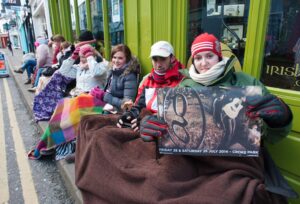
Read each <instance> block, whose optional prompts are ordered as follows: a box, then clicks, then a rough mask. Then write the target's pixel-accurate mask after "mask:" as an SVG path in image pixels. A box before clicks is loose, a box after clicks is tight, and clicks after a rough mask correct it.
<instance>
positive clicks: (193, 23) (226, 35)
mask: <svg viewBox="0 0 300 204" xmlns="http://www.w3.org/2000/svg"><path fill="white" fill-rule="evenodd" d="M248 11H249V0H200V1H199V0H189V28H188V29H189V30H188V33H189V34H188V47H190V45H191V43H192V41H193V39H194V38H195V37H196V36H197V35H199V34H200V33H203V32H208V33H212V34H214V35H215V36H216V37H218V38H219V39H220V40H221V41H222V43H224V44H225V45H227V46H224V47H226V49H228V48H230V49H231V51H232V52H233V53H234V54H235V55H236V56H237V57H238V58H239V60H240V62H241V63H243V60H244V50H245V44H246V28H247V22H248ZM187 57H190V51H189V50H188V51H187Z"/></svg>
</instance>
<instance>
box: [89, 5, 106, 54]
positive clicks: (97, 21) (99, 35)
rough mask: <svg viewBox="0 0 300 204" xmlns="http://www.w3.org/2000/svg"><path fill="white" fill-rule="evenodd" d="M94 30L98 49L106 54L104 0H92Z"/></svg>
mask: <svg viewBox="0 0 300 204" xmlns="http://www.w3.org/2000/svg"><path fill="white" fill-rule="evenodd" d="M91 16H92V25H93V28H92V32H93V34H94V37H95V38H96V40H97V45H96V49H97V50H98V51H99V52H100V54H101V55H102V56H104V33H103V13H102V0H91Z"/></svg>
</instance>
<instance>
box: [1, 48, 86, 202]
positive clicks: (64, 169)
mask: <svg viewBox="0 0 300 204" xmlns="http://www.w3.org/2000/svg"><path fill="white" fill-rule="evenodd" d="M0 51H1V52H3V53H5V57H6V60H7V63H8V66H9V75H10V77H13V78H14V79H15V82H16V84H17V87H18V89H19V92H20V93H21V96H22V97H23V99H24V101H25V102H26V103H25V105H26V107H27V109H28V112H29V114H31V115H32V116H33V112H32V109H33V98H34V93H32V92H29V91H27V89H28V88H30V87H31V85H30V84H29V85H25V84H24V82H25V81H26V80H27V75H26V73H23V74H17V73H15V72H14V71H13V70H15V69H18V68H19V67H20V66H21V64H22V63H21V61H22V57H23V53H22V50H21V49H14V56H12V55H11V53H10V52H9V50H7V49H0ZM37 127H38V128H39V131H40V133H41V135H42V133H43V132H44V131H45V129H46V127H47V122H39V123H37ZM28 151H29V150H28ZM36 162H39V161H36ZM57 165H58V168H59V170H60V173H61V176H62V178H63V179H64V181H65V185H66V187H67V189H68V191H69V193H70V194H71V195H72V196H73V198H74V199H75V201H76V203H82V197H81V193H80V191H79V190H78V188H77V187H76V185H75V165H74V164H68V163H66V162H65V161H64V160H61V161H58V162H57Z"/></svg>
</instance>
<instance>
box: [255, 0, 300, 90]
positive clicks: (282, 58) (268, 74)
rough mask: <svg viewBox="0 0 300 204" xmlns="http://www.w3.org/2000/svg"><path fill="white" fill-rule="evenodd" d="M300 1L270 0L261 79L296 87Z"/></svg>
mask: <svg viewBox="0 0 300 204" xmlns="http://www.w3.org/2000/svg"><path fill="white" fill-rule="evenodd" d="M299 21H300V1H299V0H297V1H295V0H273V1H272V5H271V11H270V16H269V23H268V30H267V35H266V44H265V56H264V61H263V67H262V72H261V73H262V74H261V81H262V82H263V83H264V84H265V85H267V86H272V87H277V88H282V89H290V90H296V91H299V90H300V76H299V75H300V71H299V69H300V67H299V63H300V24H299Z"/></svg>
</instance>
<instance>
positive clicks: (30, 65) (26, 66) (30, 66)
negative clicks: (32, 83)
mask: <svg viewBox="0 0 300 204" xmlns="http://www.w3.org/2000/svg"><path fill="white" fill-rule="evenodd" d="M35 66H36V60H34V59H30V60H26V61H25V62H24V63H23V64H22V67H21V69H22V70H23V72H24V70H26V72H27V77H28V79H30V76H31V74H33V71H34V68H35Z"/></svg>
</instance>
